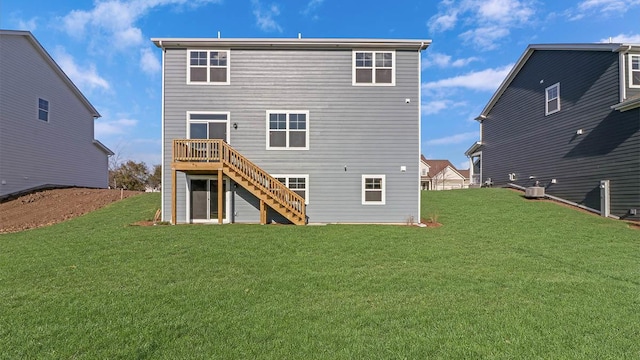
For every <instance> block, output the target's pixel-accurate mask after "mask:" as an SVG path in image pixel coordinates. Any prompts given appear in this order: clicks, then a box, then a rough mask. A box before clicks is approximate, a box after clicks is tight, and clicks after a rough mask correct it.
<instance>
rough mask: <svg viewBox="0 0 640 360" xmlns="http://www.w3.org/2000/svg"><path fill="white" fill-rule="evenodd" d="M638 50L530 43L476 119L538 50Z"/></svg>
mask: <svg viewBox="0 0 640 360" xmlns="http://www.w3.org/2000/svg"><path fill="white" fill-rule="evenodd" d="M632 49H633V50H640V44H621V43H612V44H606V43H602V44H531V45H529V46H528V47H527V49H526V50H525V51H524V53H523V54H522V55H521V56H520V58H519V59H518V62H516V64H515V65H514V66H513V68H512V69H511V71H510V72H509V74H507V77H506V78H505V79H504V80H503V81H502V84H500V86H499V87H498V90H496V92H495V93H494V94H493V96H492V97H491V99H490V100H489V102H488V103H487V105H486V106H485V107H484V109H482V112H481V113H480V115H478V117H477V118H476V120H478V121H483V120H484V119H486V118H487V116H488V115H489V112H491V109H493V107H494V105H495V104H496V103H497V102H498V99H500V97H501V96H502V94H503V93H504V92H505V91H506V89H507V88H508V87H509V85H510V84H511V82H512V81H513V79H515V77H516V75H518V73H519V72H520V70H522V68H523V67H524V65H525V64H526V62H527V61H528V60H529V58H530V57H531V55H533V53H534V52H535V51H538V50H564V51H611V52H623V53H624V52H627V51H629V50H632Z"/></svg>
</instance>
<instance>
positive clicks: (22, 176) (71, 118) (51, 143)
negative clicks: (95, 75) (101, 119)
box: [0, 35, 108, 196]
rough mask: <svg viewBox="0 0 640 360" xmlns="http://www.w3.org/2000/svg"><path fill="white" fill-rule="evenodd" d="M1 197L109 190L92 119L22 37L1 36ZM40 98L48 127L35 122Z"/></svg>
mask: <svg viewBox="0 0 640 360" xmlns="http://www.w3.org/2000/svg"><path fill="white" fill-rule="evenodd" d="M0 79H1V80H0V81H1V83H0V180H1V181H2V182H3V183H2V184H0V196H2V195H7V194H12V193H15V192H20V191H23V190H26V189H30V188H34V187H40V186H45V185H62V186H82V187H102V188H104V187H107V182H108V175H107V155H106V154H105V153H104V152H103V151H102V150H101V149H99V148H98V147H97V146H96V145H95V144H94V143H93V139H94V137H93V130H94V129H93V125H94V124H93V121H94V119H93V116H92V113H91V112H90V111H89V109H87V107H86V106H85V104H84V103H83V102H82V101H81V100H80V99H79V98H78V97H77V96H76V94H75V93H74V92H73V91H72V90H71V89H70V88H69V86H68V85H67V84H66V83H65V82H64V81H63V80H62V79H61V78H60V77H59V75H58V73H56V72H55V71H54V70H53V68H52V67H51V66H50V65H49V63H48V62H47V61H46V60H45V59H44V58H43V57H42V56H41V55H40V53H39V52H38V51H37V50H36V49H35V48H34V47H33V45H32V44H31V42H30V41H29V40H28V39H27V37H25V36H18V35H0ZM38 98H43V99H45V100H48V101H49V121H48V122H44V121H41V120H39V119H38Z"/></svg>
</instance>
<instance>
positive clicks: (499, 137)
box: [467, 44, 640, 219]
mask: <svg viewBox="0 0 640 360" xmlns="http://www.w3.org/2000/svg"><path fill="white" fill-rule="evenodd" d="M477 120H478V121H479V122H480V127H481V131H480V133H481V139H480V141H479V142H477V143H475V144H474V145H473V146H471V147H470V148H469V150H468V151H467V156H469V158H470V159H471V160H472V161H471V163H472V167H471V169H472V171H474V174H473V175H472V177H473V178H474V179H475V182H476V183H490V184H492V185H494V186H503V185H507V184H515V185H516V186H521V187H529V186H532V185H536V184H537V185H539V186H541V187H544V188H545V193H546V194H548V195H551V196H555V197H557V198H559V199H562V200H567V201H569V202H572V203H576V204H578V205H580V206H583V207H586V208H588V209H591V210H594V211H596V212H600V213H602V214H603V215H613V216H615V217H620V218H628V219H640V45H638V44H635V45H633V44H542V45H530V46H529V47H528V48H527V49H526V51H525V52H524V54H523V55H522V56H521V57H520V59H519V60H518V62H517V63H516V65H515V66H514V68H513V69H512V70H511V72H510V73H509V75H508V76H507V78H506V79H505V80H504V82H503V83H502V85H501V86H500V87H499V89H498V90H497V91H496V93H495V94H494V95H493V97H492V98H491V100H490V101H489V103H488V104H487V105H486V107H485V108H484V110H483V111H482V113H481V114H480V116H478V118H477ZM607 190H608V191H607ZM607 205H609V207H610V209H609V208H608V207H607ZM609 210H610V212H609Z"/></svg>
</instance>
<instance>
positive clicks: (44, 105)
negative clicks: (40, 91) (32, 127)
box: [38, 98, 49, 122]
mask: <svg viewBox="0 0 640 360" xmlns="http://www.w3.org/2000/svg"><path fill="white" fill-rule="evenodd" d="M38 119H40V120H42V121H47V122H49V101H47V100H45V99H40V98H39V99H38Z"/></svg>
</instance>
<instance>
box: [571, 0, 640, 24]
mask: <svg viewBox="0 0 640 360" xmlns="http://www.w3.org/2000/svg"><path fill="white" fill-rule="evenodd" d="M638 5H640V0H583V1H581V2H580V3H579V4H578V6H576V7H575V8H571V9H567V10H565V11H564V12H563V15H564V16H565V17H568V18H569V20H580V19H583V18H585V17H587V16H593V15H595V16H600V17H603V16H604V17H607V16H615V15H620V14H624V13H626V12H627V11H629V10H630V9H631V8H633V7H635V6H638Z"/></svg>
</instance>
